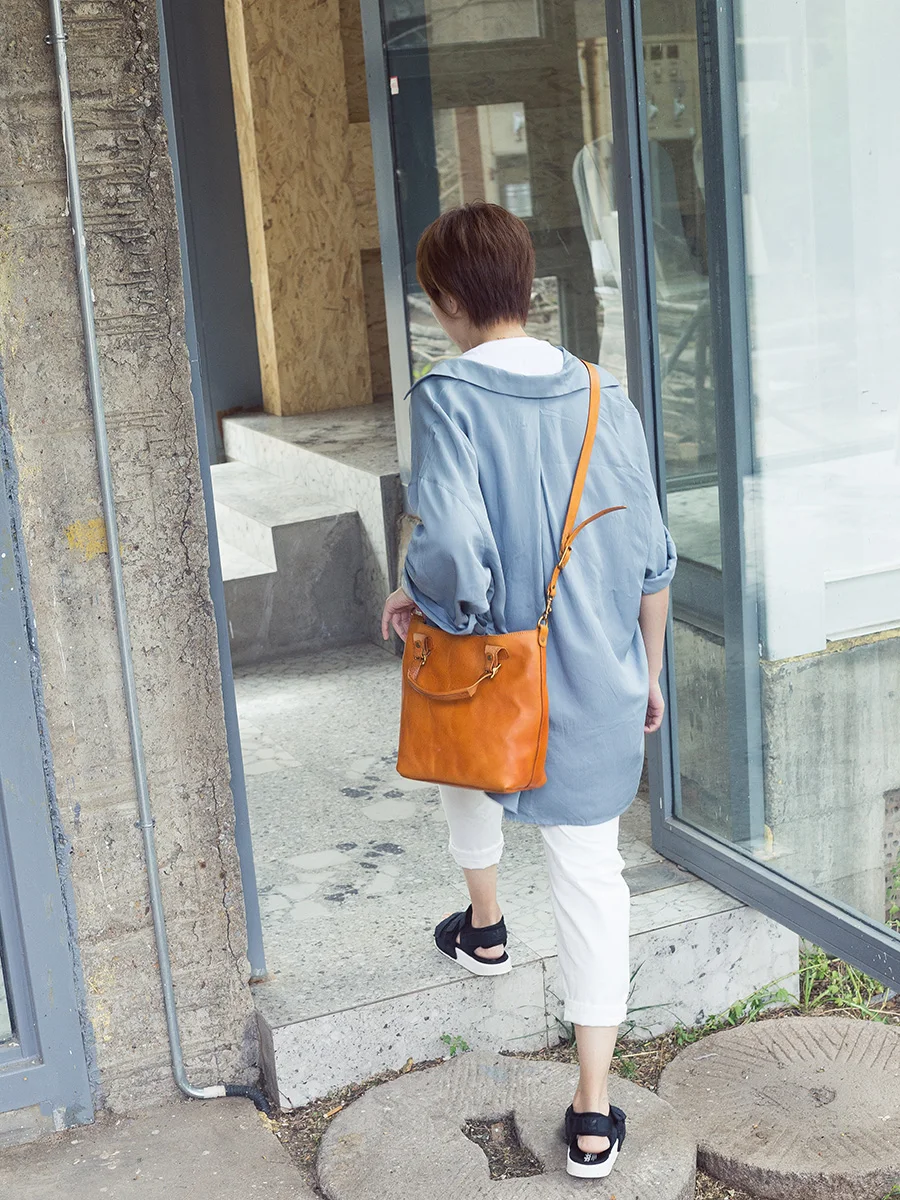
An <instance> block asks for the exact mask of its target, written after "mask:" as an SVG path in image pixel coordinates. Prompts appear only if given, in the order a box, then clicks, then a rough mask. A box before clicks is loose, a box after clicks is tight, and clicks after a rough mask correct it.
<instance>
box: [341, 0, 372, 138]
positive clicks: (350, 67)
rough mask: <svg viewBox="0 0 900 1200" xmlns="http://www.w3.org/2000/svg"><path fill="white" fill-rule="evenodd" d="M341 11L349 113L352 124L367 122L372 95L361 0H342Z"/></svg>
mask: <svg viewBox="0 0 900 1200" xmlns="http://www.w3.org/2000/svg"><path fill="white" fill-rule="evenodd" d="M340 9H341V44H342V46H343V47H344V78H345V79H346V81H347V111H348V113H349V114H350V120H351V122H354V123H355V122H357V121H368V119H369V95H368V92H367V91H366V56H365V53H364V51H363V34H362V16H361V14H360V11H359V0H340Z"/></svg>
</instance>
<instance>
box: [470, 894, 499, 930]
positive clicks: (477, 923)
mask: <svg viewBox="0 0 900 1200" xmlns="http://www.w3.org/2000/svg"><path fill="white" fill-rule="evenodd" d="M502 916H503V913H502V912H501V911H500V907H499V905H498V904H497V902H496V900H495V901H494V903H493V904H489V905H486V906H485V907H483V908H476V907H475V905H474V904H473V905H472V928H473V929H485V928H487V926H488V925H496V924H497V922H498V921H499V920H500V918H501V917H502Z"/></svg>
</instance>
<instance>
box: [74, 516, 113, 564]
mask: <svg viewBox="0 0 900 1200" xmlns="http://www.w3.org/2000/svg"><path fill="white" fill-rule="evenodd" d="M66 539H67V541H68V543H69V549H70V550H75V551H76V552H77V553H78V554H80V555H81V556H82V558H84V560H85V561H86V562H90V561H91V559H94V558H96V557H97V555H98V554H106V553H108V551H109V543H108V542H107V540H106V526H105V525H104V523H103V518H102V517H94V518H93V519H92V520H90V521H73V522H72V524H71V525H67V526H66Z"/></svg>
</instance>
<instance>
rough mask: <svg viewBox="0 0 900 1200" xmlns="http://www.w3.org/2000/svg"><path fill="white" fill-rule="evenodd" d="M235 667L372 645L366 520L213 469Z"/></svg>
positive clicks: (262, 478)
mask: <svg viewBox="0 0 900 1200" xmlns="http://www.w3.org/2000/svg"><path fill="white" fill-rule="evenodd" d="M213 490H214V495H215V504H216V524H217V528H218V534H219V553H220V556H221V559H222V577H223V580H224V583H225V606H226V609H227V612H228V626H229V636H230V642H231V655H232V660H233V661H234V663H235V664H236V665H246V664H249V663H258V662H262V661H265V660H269V659H274V658H279V657H282V656H283V655H285V654H288V655H290V654H297V653H299V652H301V651H303V650H320V649H322V647H323V646H325V645H328V644H331V645H346V644H347V643H348V642H358V641H362V640H363V639H364V638H365V636H366V612H365V606H364V604H363V601H362V594H363V590H364V589H363V585H362V572H363V561H364V557H365V555H364V551H363V544H362V530H361V527H360V522H359V515H358V514H357V513H356V512H355V511H354V510H352V509H349V510H348V509H345V508H342V507H341V506H340V505H337V504H335V503H333V502H329V501H325V500H322V499H317V498H315V497H314V496H311V495H310V494H309V493H308V492H305V491H304V490H302V489H300V488H295V487H293V486H292V485H290V484H288V483H286V482H285V480H283V479H280V478H278V477H276V476H274V475H269V474H268V473H266V472H265V471H261V470H259V469H258V468H256V467H252V466H249V465H247V464H245V463H239V462H230V463H221V464H218V465H217V466H214V467H213Z"/></svg>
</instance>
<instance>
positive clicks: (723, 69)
mask: <svg viewBox="0 0 900 1200" xmlns="http://www.w3.org/2000/svg"><path fill="white" fill-rule="evenodd" d="M360 3H361V11H362V23H363V35H364V44H365V52H366V73H367V78H368V83H369V109H370V117H371V121H372V140H373V148H374V152H375V170H376V195H377V201H378V211H379V226H380V233H381V240H382V255H383V263H384V285H385V295H386V299H387V313H388V336H389V341H390V346H391V363H392V368H393V370H394V391H395V409H396V412H397V434H398V443H399V447H400V455H401V462H404V463H405V462H406V461H407V460H408V438H409V432H408V416H407V410H406V405H405V392H406V390H407V388H408V386H409V358H408V345H407V330H406V306H405V299H404V295H403V284H402V273H401V269H400V263H401V254H400V241H399V231H398V218H397V190H396V189H397V180H396V175H395V170H394V162H395V157H394V150H393V145H392V133H391V117H390V103H389V80H388V71H387V63H386V54H385V43H384V37H385V35H384V28H383V17H382V12H381V7H380V4H379V0H360ZM606 13H607V32H608V39H609V52H610V53H609V58H610V64H609V65H610V84H611V90H612V111H613V124H614V130H613V132H614V139H613V141H614V154H615V170H616V177H617V179H618V180H620V181H622V182H621V184H620V185H619V187H618V188H617V195H618V198H619V230H620V240H621V266H622V286H623V298H624V307H625V312H626V327H625V334H626V345H627V352H628V364H629V390H630V392H631V394H632V397H633V399H634V401H635V403H636V404H637V405H638V407H639V408H640V409H641V413H642V416H643V419H644V424H645V429H646V433H647V440H648V444H649V447H650V454H651V461H652V463H653V467H654V471H655V474H656V482H657V485H658V488H659V493H660V496H661V498H662V503H663V507H664V509H665V460H664V454H663V441H662V417H661V414H662V404H661V386H660V385H661V370H660V361H659V351H658V341H657V337H656V330H657V325H656V299H655V296H656V289H655V279H654V265H653V257H652V254H650V253H648V247H650V246H652V224H651V215H650V214H651V210H650V196H649V188H648V183H647V181H648V179H649V173H648V169H647V167H648V160H649V141H648V134H647V123H646V112H645V98H644V77H643V52H642V39H641V12H640V0H607V7H606ZM697 27H698V36H699V39H700V76H701V94H702V100H701V103H702V113H703V118H704V175H705V180H706V195H707V212H708V214H713V215H714V218H715V219H714V220H713V221H711V223H710V226H709V229H708V236H709V255H710V289H711V301H712V311H713V313H714V314H715V320H714V321H713V326H712V331H711V352H712V355H713V362H714V367H715V372H716V380H717V400H716V404H717V408H716V432H717V440H718V447H719V461H718V474H719V488H720V511H721V517H722V524H723V526H724V527H727V528H728V529H729V530H730V531H732V532H733V531H734V530H736V529H737V530H739V531H740V532H741V533H743V521H744V514H743V510H742V506H741V488H740V483H741V481H742V480H743V479H744V478H745V477H746V476H747V474H748V473H749V472H750V470H751V469H752V465H753V441H752V426H751V421H750V401H751V390H750V387H751V384H750V348H749V334H748V324H747V311H746V295H745V272H744V240H743V213H742V200H741V193H742V183H741V180H742V175H741V162H740V142H739V135H738V120H737V78H736V55H735V39H734V14H733V7H732V0H697ZM743 547H744V538H743V536H740V537H733V536H732V537H729V538H728V539H726V541H725V544H724V545H723V551H724V557H723V570H722V573H721V576H717V574H716V573H706V574H704V573H703V572H700V573H696V572H694V573H689V575H690V578H689V581H688V582H689V586H688V590H687V592H684V591H682V596H683V600H684V603H685V604H686V605H687V607H688V608H689V609H692V610H693V613H694V614H695V615H696V617H697V618H698V621H699V623H700V624H701V626H702V627H704V628H710V629H712V630H713V631H716V632H720V633H722V634H724V637H725V642H726V671H727V707H728V728H729V759H730V767H731V773H732V775H731V777H732V779H733V780H735V781H736V782H737V786H736V787H735V788H734V789H733V795H734V796H735V797H736V799H735V802H734V803H733V805H732V827H733V834H734V836H735V840H739V841H741V842H744V843H745V844H748V845H752V844H753V843H754V842H755V841H756V840H758V839H759V837H760V836H761V833H762V823H763V791H762V732H761V708H760V704H759V697H760V677H759V670H758V665H757V664H758V662H759V650H758V641H759V634H758V620H757V604H756V596H755V593H754V590H753V586H752V582H751V580H750V579H749V577H748V572H747V564H746V562H745V559H744V550H743ZM745 665H746V668H747V669H745ZM663 686H664V689H665V693H666V696H667V701H668V715H667V720H666V723H665V725H664V728H663V729H662V731H661V732H660V733H659V734H657V735H655V736H654V737H652V738H650V739H649V740H648V748H647V753H648V762H649V774H650V798H651V820H652V830H653V844H654V846H655V848H656V849H657V850H658V851H659V852H660V853H661V854H664V855H665V856H666V857H667V858H669V859H671V860H672V861H674V862H677V863H680V864H681V865H683V866H685V867H686V868H688V869H689V870H691V871H693V872H694V873H696V874H697V875H699V876H700V877H702V878H704V879H706V880H708V881H709V882H710V883H713V884H715V885H716V886H717V887H719V888H721V889H722V890H723V891H725V892H728V893H729V894H731V895H733V896H735V897H736V898H737V899H739V900H742V901H744V902H745V903H747V904H750V905H752V906H753V907H754V908H756V909H758V910H759V911H761V912H763V913H765V914H767V915H768V916H770V917H773V918H774V919H775V920H777V921H779V922H781V923H782V924H784V925H786V926H788V927H789V928H791V929H793V930H795V931H796V932H797V933H799V934H800V935H801V936H803V937H805V938H808V939H810V940H811V941H813V942H815V943H816V944H817V945H820V946H822V947H824V948H825V949H826V950H828V951H829V952H831V953H833V954H836V955H838V956H839V957H840V958H842V959H843V960H844V961H845V962H848V963H850V964H852V965H853V966H856V967H858V968H860V969H861V970H864V971H866V972H867V973H868V974H870V975H872V976H874V977H876V978H878V979H881V980H883V981H884V982H885V983H886V984H889V985H893V984H896V983H897V982H898V981H900V938H898V937H895V936H893V935H892V934H891V933H890V932H889V931H888V930H887V929H886V928H885V927H884V926H879V925H878V923H877V922H875V921H871V920H867V919H865V918H862V917H860V915H859V914H857V913H855V912H853V911H851V910H849V909H847V908H845V907H843V906H842V905H840V904H837V903H834V902H832V901H828V900H826V899H824V898H823V897H822V896H819V895H817V894H816V893H815V892H813V891H812V890H811V889H809V888H805V887H803V886H801V885H800V884H798V883H796V882H795V881H793V880H791V879H789V878H788V877H787V876H785V875H782V874H781V873H780V872H778V871H777V870H776V869H775V868H773V867H772V866H770V865H768V864H765V863H762V862H760V861H758V860H756V859H754V858H752V857H751V856H750V855H748V854H744V853H741V852H740V851H738V850H736V849H734V848H733V847H732V846H731V845H729V844H728V843H726V842H724V841H721V840H719V839H717V838H714V837H712V836H710V835H708V834H705V833H702V832H701V831H699V830H697V829H694V828H692V827H691V826H689V825H687V824H686V823H684V822H682V821H680V820H679V819H678V817H677V816H676V813H677V812H678V808H679V803H678V800H679V796H678V786H679V778H680V777H679V770H678V748H677V740H676V737H675V730H676V729H677V719H678V718H677V711H676V708H677V705H676V696H675V688H674V661H673V656H672V638H671V635H670V637H669V639H668V645H667V650H666V660H665V665H664V670H663Z"/></svg>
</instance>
